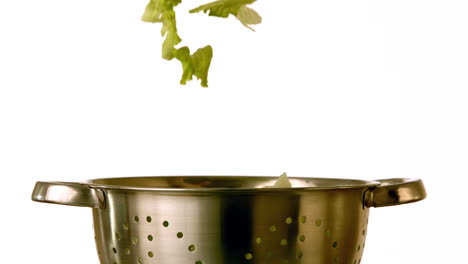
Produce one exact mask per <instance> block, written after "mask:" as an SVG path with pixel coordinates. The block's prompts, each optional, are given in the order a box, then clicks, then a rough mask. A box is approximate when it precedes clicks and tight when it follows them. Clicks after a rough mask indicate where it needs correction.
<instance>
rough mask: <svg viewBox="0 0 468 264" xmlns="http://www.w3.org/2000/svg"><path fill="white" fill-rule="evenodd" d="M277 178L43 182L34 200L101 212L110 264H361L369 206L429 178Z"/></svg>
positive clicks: (100, 243)
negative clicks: (282, 181) (281, 183)
mask: <svg viewBox="0 0 468 264" xmlns="http://www.w3.org/2000/svg"><path fill="white" fill-rule="evenodd" d="M275 179H276V178H274V177H233V176H232V177H223V176H219V177H209V176H206V177H194V176H184V177H143V178H108V179H97V180H90V181H87V182H85V183H57V182H52V183H51V182H48V183H44V182H38V183H37V184H36V187H35V189H34V191H33V200H35V201H40V202H48V203H59V204H67V205H79V206H89V207H92V208H93V220H94V230H95V237H96V247H97V251H98V255H99V259H100V262H101V264H174V263H177V264H295V263H297V264H299V263H301V264H304V263H305V264H328V263H331V264H357V263H360V262H361V258H362V254H363V250H364V247H365V238H366V233H367V224H368V219H369V207H372V206H374V207H380V206H387V205H395V204H402V203H408V202H414V201H418V200H422V199H424V197H425V195H426V194H425V190H424V186H423V185H422V182H421V181H420V180H413V179H389V180H383V181H359V180H339V179H319V178H297V177H296V178H291V182H292V183H293V188H263V187H264V186H267V185H271V184H272V183H274V181H275Z"/></svg>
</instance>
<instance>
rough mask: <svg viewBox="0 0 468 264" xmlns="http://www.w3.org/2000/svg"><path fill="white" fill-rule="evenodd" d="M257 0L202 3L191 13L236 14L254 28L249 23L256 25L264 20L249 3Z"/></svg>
mask: <svg viewBox="0 0 468 264" xmlns="http://www.w3.org/2000/svg"><path fill="white" fill-rule="evenodd" d="M255 1H256V0H218V1H215V2H211V3H209V4H205V5H201V6H199V7H197V8H194V9H192V10H190V11H189V12H190V13H198V12H204V13H208V15H209V16H216V17H223V18H226V17H228V16H229V15H233V16H235V17H236V18H237V19H238V20H239V21H240V22H241V23H242V24H243V25H244V26H246V27H247V28H249V29H251V30H253V28H251V27H250V26H249V25H256V24H260V23H261V22H262V17H261V16H260V15H259V14H258V13H257V12H256V11H255V10H253V9H252V8H249V7H247V5H249V4H252V3H254V2H255Z"/></svg>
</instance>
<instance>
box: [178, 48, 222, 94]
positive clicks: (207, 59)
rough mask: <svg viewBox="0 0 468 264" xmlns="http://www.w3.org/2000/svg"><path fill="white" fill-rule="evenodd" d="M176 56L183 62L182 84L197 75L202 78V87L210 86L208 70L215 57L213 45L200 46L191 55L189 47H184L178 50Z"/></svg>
mask: <svg viewBox="0 0 468 264" xmlns="http://www.w3.org/2000/svg"><path fill="white" fill-rule="evenodd" d="M175 57H176V58H177V59H178V60H179V61H180V62H181V63H182V70H183V73H182V78H181V80H180V83H181V84H186V83H187V81H190V80H192V76H193V75H195V77H197V79H199V80H201V86H202V87H208V70H209V68H210V64H211V59H212V57H213V49H212V48H211V46H209V45H208V46H206V47H203V48H199V49H198V50H197V51H196V52H195V53H193V55H190V49H189V48H188V47H182V48H180V49H178V50H177V51H176V55H175Z"/></svg>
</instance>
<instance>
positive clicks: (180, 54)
mask: <svg viewBox="0 0 468 264" xmlns="http://www.w3.org/2000/svg"><path fill="white" fill-rule="evenodd" d="M181 1H182V0H150V1H149V3H148V4H147V5H146V8H145V12H144V13H143V16H142V17H141V19H142V20H143V21H144V22H148V23H161V24H162V28H161V36H162V37H163V38H164V41H163V44H162V52H161V54H162V57H163V58H164V59H166V60H172V59H174V58H175V59H177V60H178V61H179V62H180V63H181V64H182V71H183V72H182V77H181V79H180V83H181V84H186V83H187V81H190V80H192V78H193V76H195V77H196V78H197V79H199V80H201V83H200V84H201V86H202V87H208V70H209V68H210V65H211V60H212V58H213V49H212V47H211V46H210V45H207V46H205V47H203V48H199V49H198V50H197V51H195V52H194V53H193V54H190V49H189V48H188V47H187V46H184V47H181V48H177V47H176V46H177V45H178V44H179V43H180V42H181V41H182V39H181V38H180V36H179V35H178V34H177V24H176V14H175V11H174V8H175V7H176V6H177V5H178V4H180V3H181ZM255 1H256V0H220V1H215V2H212V3H209V4H206V5H202V6H200V7H198V8H195V9H192V10H190V13H196V12H200V11H203V12H205V13H206V12H209V15H210V16H219V17H228V16H229V15H230V14H232V15H234V16H235V17H237V19H239V21H241V23H242V24H243V25H244V26H246V27H248V28H250V29H252V28H251V27H250V26H249V25H254V24H259V23H260V22H261V21H262V18H261V17H260V15H258V14H257V12H255V11H254V10H253V9H251V8H249V7H247V6H246V5H248V4H251V3H253V2H255ZM252 30H253V29H252Z"/></svg>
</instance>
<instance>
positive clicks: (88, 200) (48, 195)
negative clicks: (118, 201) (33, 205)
mask: <svg viewBox="0 0 468 264" xmlns="http://www.w3.org/2000/svg"><path fill="white" fill-rule="evenodd" d="M104 197H105V196H104V192H103V191H102V190H101V189H97V188H92V187H90V186H89V185H87V184H82V183H76V182H37V183H36V186H34V190H33V193H32V196H31V199H32V200H33V201H36V202H42V203H54V204H63V205H73V206H85V207H92V208H99V209H104V208H105V206H106V203H105V198H104Z"/></svg>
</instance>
